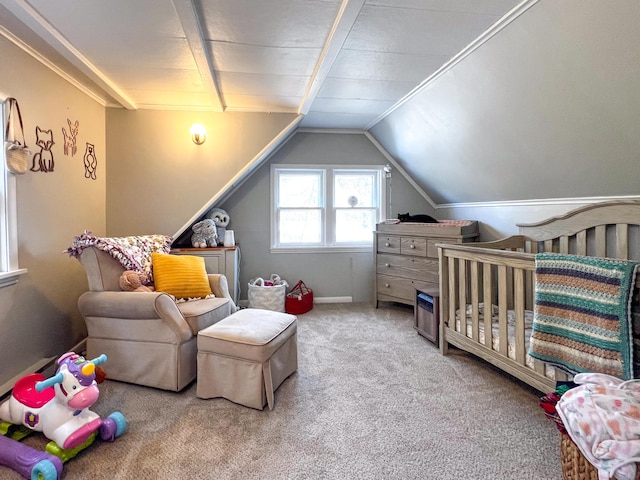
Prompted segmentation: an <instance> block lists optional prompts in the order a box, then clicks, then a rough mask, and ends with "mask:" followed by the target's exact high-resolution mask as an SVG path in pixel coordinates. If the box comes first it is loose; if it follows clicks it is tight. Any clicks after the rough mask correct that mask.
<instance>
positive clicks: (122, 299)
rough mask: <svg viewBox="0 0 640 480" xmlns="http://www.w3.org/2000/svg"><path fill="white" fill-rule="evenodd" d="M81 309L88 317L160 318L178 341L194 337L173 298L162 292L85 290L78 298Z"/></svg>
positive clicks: (86, 317) (132, 319) (120, 318)
mask: <svg viewBox="0 0 640 480" xmlns="http://www.w3.org/2000/svg"><path fill="white" fill-rule="evenodd" d="M78 308H79V310H80V313H81V314H82V316H83V317H85V319H88V318H91V319H93V320H94V321H96V320H99V319H106V321H109V320H110V319H119V320H121V321H122V320H124V321H130V322H136V321H139V322H141V323H143V321H149V320H158V321H162V322H163V323H164V324H166V326H167V327H168V328H169V329H170V330H171V331H172V332H173V334H174V335H175V336H176V337H177V338H178V339H179V341H186V340H188V339H189V338H191V337H192V336H193V333H192V332H191V329H190V328H189V325H188V324H187V321H186V320H185V318H184V317H183V315H182V313H180V310H179V309H178V307H177V305H176V303H175V301H174V299H173V297H171V296H170V295H168V294H166V293H162V292H85V293H83V294H82V295H81V296H80V298H79V299H78ZM114 323H115V322H114ZM141 327H142V325H141Z"/></svg>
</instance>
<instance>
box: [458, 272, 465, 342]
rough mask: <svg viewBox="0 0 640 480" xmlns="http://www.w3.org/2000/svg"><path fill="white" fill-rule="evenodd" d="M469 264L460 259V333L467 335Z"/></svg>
mask: <svg viewBox="0 0 640 480" xmlns="http://www.w3.org/2000/svg"><path fill="white" fill-rule="evenodd" d="M466 265H467V262H466V261H464V260H461V259H458V274H457V278H458V308H459V309H460V331H461V332H462V333H463V334H464V335H467V316H466V306H467V274H466Z"/></svg>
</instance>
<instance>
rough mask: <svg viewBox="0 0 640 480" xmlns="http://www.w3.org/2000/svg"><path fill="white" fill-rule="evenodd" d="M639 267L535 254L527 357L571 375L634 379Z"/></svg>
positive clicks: (626, 262)
mask: <svg viewBox="0 0 640 480" xmlns="http://www.w3.org/2000/svg"><path fill="white" fill-rule="evenodd" d="M637 266H638V264H637V263H636V262H631V261H625V260H613V259H608V258H597V257H583V256H577V255H564V254H557V253H540V254H537V255H536V258H535V272H536V282H535V288H536V290H535V305H534V317H533V329H532V333H531V342H530V347H529V355H531V356H532V357H533V358H537V359H539V360H543V361H544V362H547V363H550V364H552V365H554V366H556V367H558V368H560V369H561V370H564V371H566V372H568V373H570V374H576V373H580V372H601V373H607V374H609V375H614V376H616V377H619V378H622V379H625V380H628V379H631V378H633V377H634V361H633V353H634V352H633V343H634V342H633V323H632V308H631V307H632V298H633V289H634V287H635V283H636V272H637ZM639 373H640V372H639Z"/></svg>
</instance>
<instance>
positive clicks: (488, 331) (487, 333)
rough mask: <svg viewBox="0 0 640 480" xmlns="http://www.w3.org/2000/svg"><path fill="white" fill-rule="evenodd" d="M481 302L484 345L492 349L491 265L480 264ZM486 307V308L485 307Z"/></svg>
mask: <svg viewBox="0 0 640 480" xmlns="http://www.w3.org/2000/svg"><path fill="white" fill-rule="evenodd" d="M482 283H483V290H482V301H483V302H484V305H485V314H484V344H485V346H486V347H487V348H493V347H492V345H493V330H492V328H491V327H492V321H491V320H492V319H491V305H492V304H493V274H492V272H491V264H490V263H483V264H482ZM487 305H488V307H487Z"/></svg>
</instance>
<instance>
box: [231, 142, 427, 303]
mask: <svg viewBox="0 0 640 480" xmlns="http://www.w3.org/2000/svg"><path fill="white" fill-rule="evenodd" d="M274 163H275V164H340V165H345V166H348V165H384V164H386V163H387V160H386V158H385V157H384V156H383V155H382V154H381V153H380V151H379V150H378V149H377V148H376V147H375V146H374V145H373V144H372V143H371V142H370V141H369V140H368V139H367V137H366V136H365V135H363V134H332V133H300V132H299V133H297V134H295V135H294V136H293V137H292V138H291V139H290V140H289V142H287V143H286V144H285V145H284V146H283V147H282V148H281V149H280V150H279V151H278V152H277V153H276V154H275V155H273V156H272V157H271V158H270V159H269V161H268V162H265V164H264V165H263V166H262V167H260V168H259V169H258V170H256V172H255V173H254V174H253V176H252V177H251V178H250V179H249V180H248V181H247V182H245V183H244V185H242V187H241V188H240V189H239V190H237V191H236V192H235V193H234V194H233V195H232V196H231V197H230V198H229V199H228V200H227V201H226V202H225V203H224V204H223V205H220V206H221V207H222V208H224V209H225V210H226V211H227V212H228V213H229V215H230V217H231V223H230V225H229V228H231V229H233V230H234V232H235V238H236V242H238V243H239V244H240V250H241V253H242V259H241V262H240V286H241V289H242V291H241V295H240V297H241V299H245V300H246V298H247V283H248V282H249V280H250V279H251V278H255V277H258V276H260V277H268V276H270V275H271V274H272V273H278V274H279V275H280V276H281V277H282V278H284V279H286V280H287V281H288V282H289V283H290V284H293V283H295V282H297V281H298V280H300V279H302V280H304V281H305V283H306V284H307V286H309V287H310V288H312V289H313V290H314V296H315V297H344V296H351V297H352V298H353V301H354V302H372V301H373V275H374V273H375V272H374V264H373V252H366V253H318V254H311V253H299V254H291V253H287V254H285V253H270V251H269V247H270V209H269V205H270V198H271V197H270V165H271V164H274ZM392 208H393V214H394V215H393V216H397V213H398V212H404V213H406V212H411V213H427V214H431V215H433V214H434V211H433V209H432V208H431V207H430V206H429V204H428V203H427V202H426V200H425V199H424V198H423V197H422V196H421V195H420V194H419V193H418V192H417V191H416V190H415V189H414V188H413V187H412V186H411V185H410V184H409V183H408V182H407V181H406V179H405V178H403V177H402V175H400V174H399V173H398V172H397V171H394V172H393V173H392Z"/></svg>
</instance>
